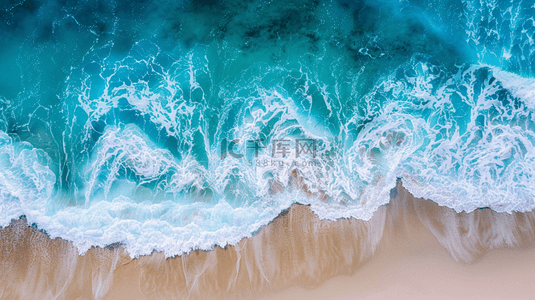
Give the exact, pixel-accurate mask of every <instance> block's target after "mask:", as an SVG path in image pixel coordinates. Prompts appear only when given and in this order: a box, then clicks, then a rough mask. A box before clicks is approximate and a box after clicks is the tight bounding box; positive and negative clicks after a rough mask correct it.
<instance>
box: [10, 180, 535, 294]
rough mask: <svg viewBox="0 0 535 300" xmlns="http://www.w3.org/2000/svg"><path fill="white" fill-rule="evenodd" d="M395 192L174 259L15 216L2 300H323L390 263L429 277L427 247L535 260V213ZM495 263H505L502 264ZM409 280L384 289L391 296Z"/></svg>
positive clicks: (444, 257) (446, 254)
mask: <svg viewBox="0 0 535 300" xmlns="http://www.w3.org/2000/svg"><path fill="white" fill-rule="evenodd" d="M397 189H398V193H397V195H396V196H395V197H393V199H391V201H390V203H389V205H385V206H382V207H380V208H379V210H378V211H376V212H375V214H374V217H373V218H372V219H371V220H369V221H362V220H358V219H353V218H352V219H339V220H337V221H330V220H320V219H319V218H318V217H317V216H316V215H315V214H314V213H313V212H312V211H311V209H310V208H309V207H308V206H305V205H298V204H294V205H293V206H292V207H291V208H290V209H289V210H288V211H286V212H284V213H281V214H280V215H279V216H278V217H277V218H276V219H275V220H273V221H272V222H270V223H269V224H268V225H266V226H264V227H262V228H261V229H260V230H259V232H258V233H257V234H255V235H254V236H253V237H251V238H244V239H242V240H241V241H240V242H239V243H238V244H237V245H233V246H232V245H229V246H227V247H225V248H224V249H223V248H221V247H219V246H216V247H215V248H214V249H213V250H210V251H204V250H193V251H191V252H190V253H188V254H186V255H182V256H175V257H170V258H165V255H164V254H163V253H162V252H153V253H152V254H151V255H146V256H140V257H138V258H134V259H132V258H130V256H129V255H128V253H127V252H126V250H125V249H124V248H123V247H122V246H120V245H110V247H109V248H108V247H106V248H100V247H92V248H91V249H90V250H89V251H88V252H87V253H86V254H85V255H83V256H81V255H79V254H78V251H77V249H76V248H75V247H74V246H73V244H72V242H69V241H66V240H63V239H60V238H56V239H50V237H48V236H47V235H46V234H45V233H44V232H42V230H39V229H36V228H34V227H32V226H30V225H28V224H27V223H24V220H14V221H12V223H11V224H10V225H9V226H7V227H4V228H2V229H0V271H1V273H2V274H4V275H0V286H4V288H3V289H2V290H1V291H0V299H26V298H40V299H53V298H57V299H76V298H80V299H173V298H176V297H178V298H191V299H216V298H217V299H220V298H225V299H240V298H242V299H243V298H259V299H270V297H278V298H280V297H282V298H281V299H284V297H286V299H290V298H295V297H297V296H299V295H300V294H302V295H304V294H309V295H310V296H309V297H311V299H325V297H327V298H329V297H330V296H329V293H331V294H332V295H333V296H334V295H335V294H336V293H337V292H340V291H344V289H343V288H342V287H341V286H339V284H338V283H340V282H346V283H347V282H351V279H352V278H357V279H356V281H357V282H359V281H362V280H364V279H363V278H366V277H367V278H374V276H375V278H376V279H375V280H376V281H378V280H380V278H381V276H379V275H380V274H381V272H386V273H385V274H391V275H390V276H393V278H394V277H395V276H396V275H395V274H399V272H400V269H395V268H394V269H391V268H390V269H389V266H392V267H393V266H396V265H399V264H400V262H403V261H407V262H408V263H406V264H402V266H403V269H411V268H412V269H414V270H415V274H419V273H421V272H417V271H416V270H417V269H418V268H420V266H418V264H417V263H414V262H415V261H414V259H412V258H411V255H412V254H411V253H413V252H414V251H416V253H420V255H423V254H422V253H423V252H421V251H422V249H424V248H425V247H429V248H428V250H426V251H427V252H425V253H428V254H432V255H431V256H429V262H428V263H434V264H435V265H436V268H440V266H442V267H444V271H443V272H445V273H444V274H447V273H448V272H449V271H448V270H451V269H452V268H453V269H455V268H456V267H452V266H477V265H478V264H480V261H485V258H484V256H486V255H487V252H489V251H490V250H493V251H490V252H491V253H493V255H494V256H495V253H498V252H500V251H501V252H500V253H509V252H510V251H514V250H516V249H503V248H519V249H524V250H522V251H520V250H517V251H520V252H517V254H518V253H520V254H518V255H517V256H526V255H527V256H529V257H535V249H534V248H533V245H534V244H535V242H534V241H535V233H534V232H535V212H528V213H513V214H504V213H496V212H494V211H492V210H490V209H481V210H476V211H474V212H472V213H456V212H455V211H454V210H453V209H450V208H447V207H441V206H438V204H436V203H435V202H432V201H429V200H423V199H415V198H414V197H412V195H410V193H408V191H407V190H405V189H404V188H403V187H402V186H401V185H398V187H397ZM422 247H424V248H422ZM392 249H398V250H399V249H404V250H403V251H405V252H403V253H404V254H402V253H399V252H396V251H392ZM411 249H412V250H411ZM415 249H416V250H415ZM525 249H527V250H525ZM418 251H420V252H418ZM496 251H498V252H496ZM504 251H505V252H504ZM425 253H424V254H425ZM400 255H401V256H400ZM504 255H506V254H504ZM507 255H509V254H507ZM513 256H514V255H513ZM396 257H398V258H399V260H398V261H397V262H396V261H395V260H394V259H395V258H396ZM482 258H483V259H482ZM493 261H494V262H493V263H494V264H497V265H499V258H495V259H493ZM387 262H388V263H387ZM410 262H413V263H410ZM416 262H417V260H416ZM438 262H440V263H438ZM474 262H475V263H474ZM459 263H460V264H459ZM525 264H529V262H525ZM532 266H534V267H533V268H532V269H533V270H535V263H534V264H533V265H532ZM489 268H490V267H489ZM476 269H477V268H476ZM487 269H488V268H487ZM366 270H368V271H366ZM374 270H375V271H374ZM378 270H383V271H378ZM385 270H386V271H385ZM396 272H397V273H396ZM424 273H425V272H424ZM439 273H440V272H439ZM365 274H368V275H366V276H365ZM374 274H375V275H374ZM533 274H534V275H535V271H534V272H533ZM428 276H430V275H428ZM461 277H462V276H461ZM52 278H53V279H52ZM530 278H531V277H530ZM402 279H403V276H402V277H399V278H398V279H393V281H392V283H391V284H390V285H386V286H383V288H384V289H386V291H390V290H391V289H392V287H396V286H399V282H402ZM424 279H425V278H424ZM370 280H371V279H370ZM368 281H369V280H368ZM370 284H372V285H373V281H372V282H370ZM350 286H351V285H350ZM353 286H354V285H353ZM303 287H304V288H314V289H312V290H309V289H304V288H303ZM357 287H358V288H357V289H356V290H355V289H345V291H347V292H348V293H349V294H350V295H352V296H351V297H353V296H355V297H356V296H358V297H359V298H362V297H365V295H364V294H366V293H368V294H372V298H370V299H380V298H373V294H374V293H375V295H379V294H380V293H381V292H382V291H383V290H371V291H368V292H366V289H365V288H364V291H361V293H360V294H359V289H363V288H362V287H359V286H358V285H357ZM333 289H334V290H333ZM526 290H527V289H526ZM329 291H331V292H329ZM534 292H535V290H534ZM355 293H357V294H355ZM362 293H364V294H362ZM394 293H396V292H395V291H394ZM314 296H318V297H319V298H318V297H316V298H314ZM414 296H415V295H412V296H411V297H414ZM416 296H417V295H416ZM487 298H488V297H487ZM365 299H366V298H365Z"/></svg>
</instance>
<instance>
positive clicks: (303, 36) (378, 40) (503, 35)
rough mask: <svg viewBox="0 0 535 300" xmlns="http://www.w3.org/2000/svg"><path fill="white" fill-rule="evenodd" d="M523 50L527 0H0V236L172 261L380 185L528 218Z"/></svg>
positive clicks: (343, 202) (530, 5)
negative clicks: (6, 231)
mask: <svg viewBox="0 0 535 300" xmlns="http://www.w3.org/2000/svg"><path fill="white" fill-rule="evenodd" d="M534 41H535V1H534V0H529V1H525V0H523V1H521V0H513V1H502V0H495V1H490V0H473V1H469V0H465V1H461V0H434V1H407V0H400V1H394V0H384V1H342V0H334V1H295V0H286V1H217V0H207V1H163V0H162V1H132V0H129V1H44V0H43V1H37V0H27V1H25V0H3V1H2V2H1V3H0V70H1V72H0V225H2V226H5V225H7V224H9V222H10V220H11V219H12V218H18V217H19V216H21V215H25V216H26V217H27V219H28V221H29V222H30V223H36V224H37V225H38V226H39V228H42V229H45V230H46V231H47V232H48V233H49V234H50V235H51V236H53V237H62V238H65V239H68V240H72V241H73V242H74V244H75V245H76V246H77V247H78V249H79V250H80V252H81V253H83V252H85V251H86V250H87V249H89V248H90V247H91V246H92V245H100V246H104V245H107V244H111V243H115V242H122V243H123V244H124V245H125V246H126V248H127V250H128V251H129V253H130V254H131V255H132V256H137V255H139V254H149V253H151V252H152V250H153V249H156V250H161V251H165V253H166V255H168V256H171V255H175V254H181V253H184V252H188V251H189V250H191V249H194V248H200V249H209V248H210V247H212V246H213V245H214V244H219V245H226V244H228V243H236V242H238V241H239V240H240V239H241V238H243V237H248V236H251V235H252V234H253V233H254V232H255V231H257V230H258V229H259V228H260V227H261V226H263V225H266V224H267V223H269V222H270V221H271V220H273V219H274V218H275V217H276V216H277V215H279V214H280V213H281V212H282V211H284V210H285V209H287V208H289V207H290V206H291V205H292V204H293V203H303V204H310V205H311V208H312V209H313V210H314V211H315V212H316V213H317V214H318V215H319V216H320V217H322V218H329V219H337V218H342V217H356V218H361V219H369V218H371V216H372V215H373V212H374V211H375V210H376V209H377V208H378V207H379V206H381V205H383V204H386V203H388V201H389V200H390V193H391V189H392V188H394V187H395V185H396V181H397V180H401V181H402V183H403V185H404V186H405V187H406V188H408V190H409V191H410V192H411V193H413V194H414V195H415V196H418V197H424V198H426V199H430V200H433V201H436V202H437V203H439V204H440V205H445V206H448V207H452V208H454V209H455V210H457V211H467V212H470V211H472V210H474V209H476V208H481V207H490V208H492V209H494V210H496V211H501V212H502V211H503V212H512V211H527V210H531V209H533V208H534V207H535V202H534V196H535V179H534V177H533V176H534V175H535V149H534V146H535V132H534V129H535V116H534V114H533V111H534V109H535V79H534V76H535V44H534ZM298 143H301V150H303V149H305V150H309V151H308V152H307V151H304V152H299V151H297V147H299V145H298ZM303 147H305V148H303ZM307 147H308V148H307ZM296 151H297V153H296ZM305 186H306V187H305ZM305 190H306V191H309V193H308V194H307V193H306V192H305ZM311 193H312V194H313V195H310V194H311Z"/></svg>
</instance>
